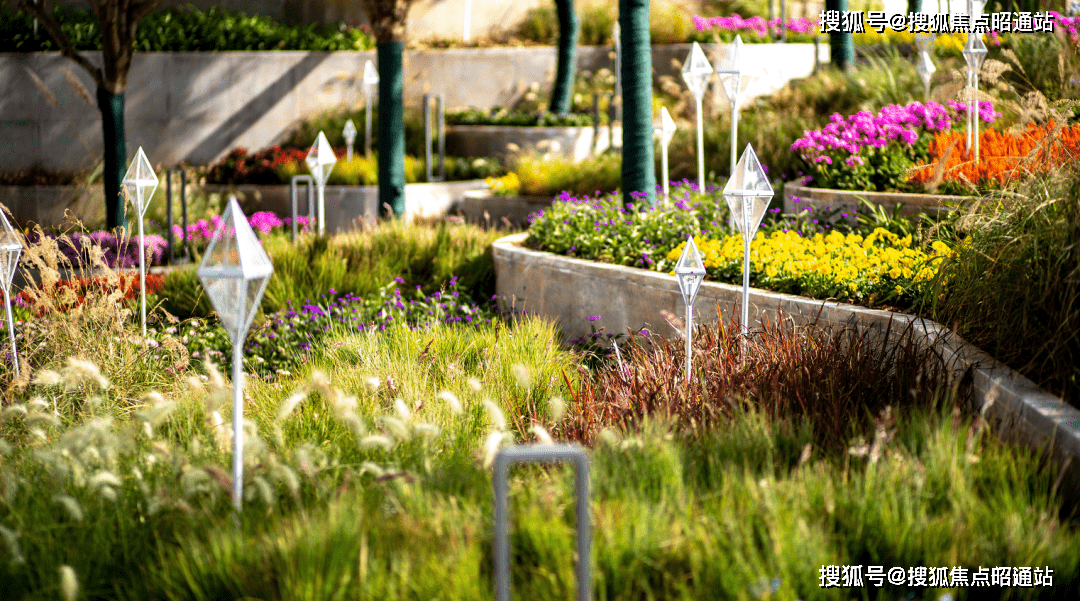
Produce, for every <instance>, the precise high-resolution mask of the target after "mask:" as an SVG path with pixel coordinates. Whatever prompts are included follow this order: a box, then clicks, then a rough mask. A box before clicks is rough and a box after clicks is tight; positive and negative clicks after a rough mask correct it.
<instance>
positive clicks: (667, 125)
mask: <svg viewBox="0 0 1080 601" xmlns="http://www.w3.org/2000/svg"><path fill="white" fill-rule="evenodd" d="M653 131H655V132H657V133H659V134H660V177H661V180H662V181H663V186H664V202H667V201H668V200H669V199H670V194H669V182H668V180H669V179H670V178H669V177H668V152H667V149H668V144H670V143H671V138H672V137H674V136H675V121H674V120H672V118H671V115H670V114H669V113H668V111H667V107H663V106H662V107H660V123H657V124H655V125H654V126H653Z"/></svg>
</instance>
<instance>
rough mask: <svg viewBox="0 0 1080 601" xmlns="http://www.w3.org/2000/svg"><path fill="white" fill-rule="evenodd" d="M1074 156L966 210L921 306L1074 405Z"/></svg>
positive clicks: (1077, 394)
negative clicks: (950, 250)
mask: <svg viewBox="0 0 1080 601" xmlns="http://www.w3.org/2000/svg"><path fill="white" fill-rule="evenodd" d="M1078 175H1080V162H1078V161H1077V160H1075V159H1074V160H1072V161H1070V162H1069V163H1067V164H1066V165H1064V166H1063V167H1062V168H1060V169H1059V170H1056V171H1054V172H1051V173H1050V174H1048V175H1046V176H1044V177H1039V178H1032V179H1030V180H1029V181H1027V182H1026V183H1025V184H1024V185H1023V187H1022V189H1021V191H1020V192H1019V193H1017V194H1005V193H1002V194H997V195H994V196H993V197H991V198H990V199H987V200H985V201H983V202H979V203H976V204H973V205H972V206H970V207H967V208H966V209H965V210H963V211H962V212H961V213H962V214H958V215H956V216H955V218H954V219H952V220H951V221H950V222H949V223H947V224H945V225H943V226H942V227H941V228H940V231H939V235H940V236H942V237H943V238H946V239H947V241H949V242H951V244H950V246H952V247H953V248H955V253H954V254H952V255H951V256H950V257H949V258H948V259H947V260H946V261H944V262H943V263H942V264H941V266H940V268H939V270H938V273H937V278H936V280H935V281H934V285H933V286H930V287H928V288H927V290H926V292H925V293H924V295H923V296H922V298H921V299H920V304H919V307H920V309H919V310H920V312H921V313H922V314H925V315H927V316H928V317H930V318H931V319H933V320H935V321H937V322H939V323H942V324H944V325H946V326H948V327H949V328H950V329H952V330H953V331H955V332H957V333H958V334H960V335H961V336H962V337H963V338H964V339H965V340H967V341H968V342H970V343H972V344H974V345H975V346H977V347H979V348H981V349H983V350H984V351H986V352H988V353H989V354H990V355H991V356H993V357H994V358H995V359H997V360H999V361H1001V362H1003V363H1005V364H1006V365H1008V366H1010V367H1012V368H1013V369H1016V370H1017V371H1019V372H1020V373H1022V374H1024V375H1026V376H1027V377H1029V378H1031V379H1032V380H1033V381H1034V382H1035V383H1036V384H1038V385H1039V386H1040V387H1042V388H1044V389H1046V390H1047V391H1049V392H1051V393H1053V394H1058V395H1061V396H1062V397H1063V398H1064V399H1065V400H1066V401H1067V402H1069V403H1070V404H1072V405H1074V406H1080V304H1078V303H1077V299H1080V242H1078V241H1080V183H1078V181H1080V180H1078V179H1077V177H1078Z"/></svg>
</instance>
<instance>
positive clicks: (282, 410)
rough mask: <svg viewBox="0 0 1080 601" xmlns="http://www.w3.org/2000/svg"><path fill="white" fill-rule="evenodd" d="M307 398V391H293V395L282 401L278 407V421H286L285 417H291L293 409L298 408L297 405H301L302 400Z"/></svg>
mask: <svg viewBox="0 0 1080 601" xmlns="http://www.w3.org/2000/svg"><path fill="white" fill-rule="evenodd" d="M306 398H307V393H306V392H304V391H302V390H301V391H299V392H295V393H293V394H292V396H290V397H289V398H287V399H285V400H284V401H282V402H281V406H280V407H278V412H277V421H278V422H282V421H285V418H286V417H289V415H291V414H292V412H293V409H296V406H297V405H299V404H300V403H301V401H303V400H304V399H306Z"/></svg>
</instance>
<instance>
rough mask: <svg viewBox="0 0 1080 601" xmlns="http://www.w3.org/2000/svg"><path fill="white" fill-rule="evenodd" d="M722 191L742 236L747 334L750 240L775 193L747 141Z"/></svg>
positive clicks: (743, 311)
mask: <svg viewBox="0 0 1080 601" xmlns="http://www.w3.org/2000/svg"><path fill="white" fill-rule="evenodd" d="M723 195H724V200H726V201H727V205H728V209H730V210H731V218H732V219H733V220H734V221H735V225H736V227H738V228H739V231H740V232H741V233H742V237H743V298H742V330H743V334H747V333H749V331H750V329H749V328H750V326H749V319H750V305H749V302H750V240H752V239H753V237H754V233H755V232H757V229H758V225H760V224H761V218H762V217H764V216H765V209H767V208H768V207H769V201H770V200H772V197H773V189H772V186H771V185H769V178H767V177H765V170H764V169H762V168H761V162H760V161H758V158H757V154H755V153H754V147H753V146H751V145H749V144H747V145H746V150H745V151H743V154H742V156H741V157H740V158H739V162H738V164H736V165H735V171H734V172H733V173H732V174H731V177H730V178H729V179H728V182H727V184H726V185H725V186H724V191H723Z"/></svg>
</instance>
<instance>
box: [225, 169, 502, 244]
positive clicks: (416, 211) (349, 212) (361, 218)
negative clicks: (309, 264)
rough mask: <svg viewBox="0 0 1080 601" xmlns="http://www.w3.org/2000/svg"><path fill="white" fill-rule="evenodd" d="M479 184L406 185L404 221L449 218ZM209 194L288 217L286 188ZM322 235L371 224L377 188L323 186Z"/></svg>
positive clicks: (301, 202) (303, 200)
mask: <svg viewBox="0 0 1080 601" xmlns="http://www.w3.org/2000/svg"><path fill="white" fill-rule="evenodd" d="M484 187H485V184H484V182H483V180H466V181H461V182H437V183H421V184H407V185H406V186H405V213H404V215H403V217H404V218H405V219H406V220H412V219H415V218H417V217H442V216H444V215H447V214H450V213H451V212H452V211H453V208H454V207H455V206H456V205H457V204H459V203H460V201H461V199H462V197H463V195H464V194H465V192H466V191H468V190H476V189H482V188H484ZM204 189H205V190H206V191H207V192H210V193H221V194H228V193H237V195H238V196H240V195H242V196H243V201H244V205H245V206H247V207H251V208H253V209H254V210H258V211H273V212H274V213H277V214H278V215H282V216H284V217H288V216H289V215H291V213H292V205H291V203H290V201H289V186H248V185H240V186H225V185H207V186H205V187H204ZM325 202H326V206H325V211H326V231H327V232H328V233H337V232H343V231H347V230H349V229H351V228H353V227H355V226H360V225H362V224H364V223H374V222H375V221H376V220H377V219H378V217H379V187H378V186H327V187H326V192H325ZM297 210H298V212H299V214H300V215H307V214H308V206H307V190H306V188H305V187H303V186H301V187H300V188H299V189H298V191H297Z"/></svg>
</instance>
